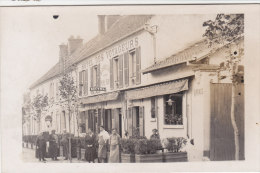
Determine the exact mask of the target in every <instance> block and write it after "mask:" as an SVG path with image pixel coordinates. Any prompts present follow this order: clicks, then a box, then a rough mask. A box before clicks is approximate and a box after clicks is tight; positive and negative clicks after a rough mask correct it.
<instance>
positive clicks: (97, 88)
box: [90, 87, 106, 91]
mask: <svg viewBox="0 0 260 173" xmlns="http://www.w3.org/2000/svg"><path fill="white" fill-rule="evenodd" d="M90 91H106V87H90Z"/></svg>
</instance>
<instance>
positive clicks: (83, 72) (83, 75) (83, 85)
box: [82, 70, 85, 95]
mask: <svg viewBox="0 0 260 173" xmlns="http://www.w3.org/2000/svg"><path fill="white" fill-rule="evenodd" d="M84 94H85V70H83V71H82V95H84Z"/></svg>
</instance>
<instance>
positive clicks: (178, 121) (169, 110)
mask: <svg viewBox="0 0 260 173" xmlns="http://www.w3.org/2000/svg"><path fill="white" fill-rule="evenodd" d="M182 97H183V95H182V94H170V95H165V96H164V108H165V109H164V124H165V125H183V115H182Z"/></svg>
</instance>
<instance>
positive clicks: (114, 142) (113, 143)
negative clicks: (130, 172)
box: [109, 129, 120, 163]
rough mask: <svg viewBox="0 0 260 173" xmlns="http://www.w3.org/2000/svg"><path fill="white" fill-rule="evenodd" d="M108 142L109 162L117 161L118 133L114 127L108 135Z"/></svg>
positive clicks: (118, 159)
mask: <svg viewBox="0 0 260 173" xmlns="http://www.w3.org/2000/svg"><path fill="white" fill-rule="evenodd" d="M109 144H110V155H109V163H119V161H120V157H119V156H120V153H119V144H120V135H119V134H118V133H117V131H116V129H112V134H111V135H110V140H109Z"/></svg>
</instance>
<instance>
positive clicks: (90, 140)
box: [85, 129, 96, 163]
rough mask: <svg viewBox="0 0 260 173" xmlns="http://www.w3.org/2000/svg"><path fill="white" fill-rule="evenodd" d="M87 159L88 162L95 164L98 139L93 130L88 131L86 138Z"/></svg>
mask: <svg viewBox="0 0 260 173" xmlns="http://www.w3.org/2000/svg"><path fill="white" fill-rule="evenodd" d="M85 144H86V146H85V148H86V151H85V159H86V161H88V162H89V163H90V162H93V163H95V158H96V148H95V144H96V137H95V135H94V133H93V132H92V130H91V129H89V130H88V133H87V135H86V136H85Z"/></svg>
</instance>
